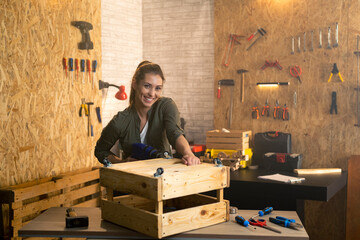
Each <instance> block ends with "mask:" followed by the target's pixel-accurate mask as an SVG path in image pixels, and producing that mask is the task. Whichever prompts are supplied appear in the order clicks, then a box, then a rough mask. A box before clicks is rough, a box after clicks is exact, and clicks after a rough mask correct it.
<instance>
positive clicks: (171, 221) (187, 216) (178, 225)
mask: <svg viewBox="0 0 360 240" xmlns="http://www.w3.org/2000/svg"><path fill="white" fill-rule="evenodd" d="M226 205H227V204H226V202H219V203H212V204H207V205H203V206H198V207H193V208H189V209H184V210H179V211H174V212H170V213H164V214H163V218H162V232H161V236H162V237H166V236H170V235H173V234H177V233H181V232H186V231H190V230H193V229H197V228H201V227H206V226H210V225H213V224H217V223H221V222H226V210H227V207H226Z"/></svg>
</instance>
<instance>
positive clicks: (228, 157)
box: [200, 148, 253, 171]
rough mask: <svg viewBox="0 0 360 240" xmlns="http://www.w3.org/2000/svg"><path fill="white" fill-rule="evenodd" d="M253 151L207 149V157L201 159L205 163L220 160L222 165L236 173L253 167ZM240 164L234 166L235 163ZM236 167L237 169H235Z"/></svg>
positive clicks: (249, 149)
mask: <svg viewBox="0 0 360 240" xmlns="http://www.w3.org/2000/svg"><path fill="white" fill-rule="evenodd" d="M252 155H253V153H252V149H251V148H247V149H245V150H228V149H213V148H212V149H206V151H205V155H204V156H203V157H200V160H202V161H203V162H213V160H214V158H219V159H220V160H221V161H222V163H223V164H224V165H226V166H229V167H230V170H232V171H235V170H237V169H239V168H247V167H248V166H250V165H251V158H252ZM236 161H237V162H238V163H236V164H235V165H234V163H235V162H236ZM233 166H236V167H233Z"/></svg>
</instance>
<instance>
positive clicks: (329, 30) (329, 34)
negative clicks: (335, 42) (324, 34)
mask: <svg viewBox="0 0 360 240" xmlns="http://www.w3.org/2000/svg"><path fill="white" fill-rule="evenodd" d="M330 38H331V28H330V27H328V45H327V47H326V48H327V49H331V39H330Z"/></svg>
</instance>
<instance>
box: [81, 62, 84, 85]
mask: <svg viewBox="0 0 360 240" xmlns="http://www.w3.org/2000/svg"><path fill="white" fill-rule="evenodd" d="M80 71H81V72H82V83H83V84H84V83H85V76H84V75H85V59H81V60H80Z"/></svg>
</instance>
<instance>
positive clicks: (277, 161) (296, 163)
mask: <svg viewBox="0 0 360 240" xmlns="http://www.w3.org/2000/svg"><path fill="white" fill-rule="evenodd" d="M302 160H303V155H302V154H298V153H292V154H290V153H273V152H269V153H265V154H264V159H263V161H262V162H261V165H260V167H261V168H263V169H266V170H269V171H285V172H293V171H294V169H299V168H301V163H302Z"/></svg>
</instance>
